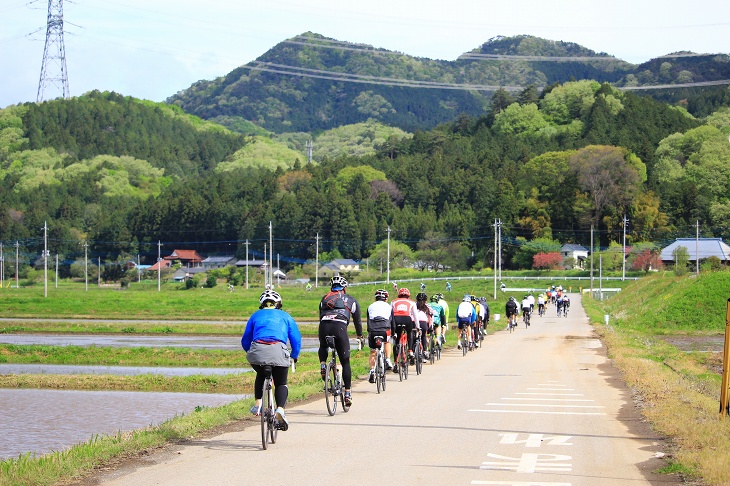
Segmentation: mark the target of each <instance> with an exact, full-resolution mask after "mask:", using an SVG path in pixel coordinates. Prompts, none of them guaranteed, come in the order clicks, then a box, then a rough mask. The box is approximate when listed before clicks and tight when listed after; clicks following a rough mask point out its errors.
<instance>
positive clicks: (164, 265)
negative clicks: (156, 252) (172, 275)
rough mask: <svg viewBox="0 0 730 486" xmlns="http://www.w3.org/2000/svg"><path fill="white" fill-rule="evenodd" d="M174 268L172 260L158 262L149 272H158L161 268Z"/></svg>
mask: <svg viewBox="0 0 730 486" xmlns="http://www.w3.org/2000/svg"><path fill="white" fill-rule="evenodd" d="M171 266H172V261H170V260H160V261H159V262H156V263H155V264H154V265H152V266H150V267H149V268H148V269H147V270H149V271H151V272H156V271H158V270H159V269H161V268H169V267H171Z"/></svg>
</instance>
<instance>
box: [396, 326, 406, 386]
mask: <svg viewBox="0 0 730 486" xmlns="http://www.w3.org/2000/svg"><path fill="white" fill-rule="evenodd" d="M398 327H399V328H400V331H401V333H400V339H399V340H398V343H397V344H396V352H395V353H394V354H395V365H396V366H397V367H398V378H399V379H400V381H403V380H407V379H408V333H407V332H406V329H405V326H403V325H400V326H398Z"/></svg>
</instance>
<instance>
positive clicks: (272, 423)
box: [266, 379, 279, 444]
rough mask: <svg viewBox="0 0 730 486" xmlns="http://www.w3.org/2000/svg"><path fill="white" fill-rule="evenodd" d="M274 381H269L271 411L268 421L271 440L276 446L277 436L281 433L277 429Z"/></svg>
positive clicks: (269, 411)
mask: <svg viewBox="0 0 730 486" xmlns="http://www.w3.org/2000/svg"><path fill="white" fill-rule="evenodd" d="M272 385H273V380H271V379H269V385H268V387H267V390H268V394H269V410H268V417H267V420H266V424H267V427H268V429H269V439H270V441H271V443H272V444H276V436H277V435H278V433H279V429H278V428H277V423H276V410H275V408H276V407H275V405H274V404H275V403H276V400H275V399H274V389H273V387H272Z"/></svg>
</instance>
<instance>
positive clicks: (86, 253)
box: [84, 241, 89, 292]
mask: <svg viewBox="0 0 730 486" xmlns="http://www.w3.org/2000/svg"><path fill="white" fill-rule="evenodd" d="M84 281H85V282H86V291H87V292H88V291H89V242H88V241H84Z"/></svg>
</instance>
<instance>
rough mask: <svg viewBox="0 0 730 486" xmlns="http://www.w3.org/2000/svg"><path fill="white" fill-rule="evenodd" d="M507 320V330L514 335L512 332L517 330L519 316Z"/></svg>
mask: <svg viewBox="0 0 730 486" xmlns="http://www.w3.org/2000/svg"><path fill="white" fill-rule="evenodd" d="M507 319H508V320H507V328H509V332H510V333H512V330H513V329H516V328H517V316H516V315H512V316H510V317H508V318H507Z"/></svg>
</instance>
